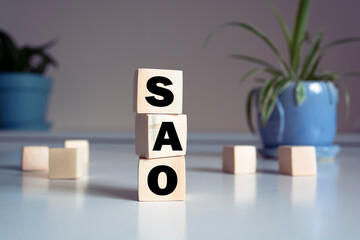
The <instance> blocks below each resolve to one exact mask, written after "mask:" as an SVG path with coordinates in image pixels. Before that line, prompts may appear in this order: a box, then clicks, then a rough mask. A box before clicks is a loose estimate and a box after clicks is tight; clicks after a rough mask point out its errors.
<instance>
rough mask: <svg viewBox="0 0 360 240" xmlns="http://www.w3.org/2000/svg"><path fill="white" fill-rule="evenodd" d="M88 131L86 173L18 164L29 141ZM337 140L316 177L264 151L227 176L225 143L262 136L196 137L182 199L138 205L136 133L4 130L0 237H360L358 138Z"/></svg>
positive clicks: (54, 143) (57, 141)
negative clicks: (289, 170) (244, 169)
mask: <svg viewBox="0 0 360 240" xmlns="http://www.w3.org/2000/svg"><path fill="white" fill-rule="evenodd" d="M86 136H88V137H89V139H90V141H91V148H90V150H91V151H90V165H89V169H88V176H87V177H83V178H81V179H79V180H49V179H47V175H46V173H41V172H21V171H20V167H19V166H20V154H21V147H22V146H23V145H40V144H46V145H49V146H51V147H60V146H61V144H62V140H63V139H64V138H74V137H86ZM339 139H341V141H342V142H343V143H344V145H345V146H347V147H344V148H342V152H341V153H340V154H339V156H338V157H337V158H336V159H335V160H333V161H328V162H319V163H318V175H317V177H294V178H292V177H289V176H283V175H278V173H277V170H278V166H277V162H276V161H273V160H263V159H261V157H259V158H258V170H257V174H256V175H242V176H234V175H231V174H224V173H222V172H221V146H222V145H223V144H245V143H249V144H253V143H254V142H256V141H257V140H256V138H253V137H249V136H248V135H244V136H243V135H236V134H233V135H226V134H225V135H224V134H223V135H217V134H193V135H190V136H189V144H188V149H189V151H188V154H187V156H186V166H187V167H186V168H187V171H186V174H187V176H186V177H187V193H186V201H185V202H138V201H137V160H138V158H137V156H136V155H135V154H134V146H133V142H132V140H133V137H132V135H131V134H120V135H119V134H116V133H112V134H92V135H88V134H86V133H83V134H74V133H55V134H53V133H42V134H34V133H25V134H23V133H15V134H13V133H0V239H4V240H11V239H35V240H36V239H77V240H79V239H86V240H90V239H101V240H105V239H359V238H360V148H359V146H360V141H359V136H357V135H353V136H340V137H339Z"/></svg>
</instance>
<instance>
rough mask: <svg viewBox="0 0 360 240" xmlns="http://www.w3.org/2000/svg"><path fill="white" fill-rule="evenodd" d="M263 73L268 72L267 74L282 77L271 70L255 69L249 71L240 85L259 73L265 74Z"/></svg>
mask: <svg viewBox="0 0 360 240" xmlns="http://www.w3.org/2000/svg"><path fill="white" fill-rule="evenodd" d="M263 72H266V73H270V74H272V75H274V76H279V75H281V73H279V72H277V71H275V70H273V69H271V68H254V69H251V70H250V71H248V72H247V73H246V74H245V75H244V76H243V77H242V78H241V79H240V83H243V82H245V81H246V80H247V79H249V78H251V77H253V76H255V75H257V74H259V73H263Z"/></svg>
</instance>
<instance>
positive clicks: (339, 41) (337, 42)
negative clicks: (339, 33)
mask: <svg viewBox="0 0 360 240" xmlns="http://www.w3.org/2000/svg"><path fill="white" fill-rule="evenodd" d="M350 42H360V38H358V37H351V38H342V39H337V40H335V41H332V42H329V43H327V44H325V45H324V46H322V47H321V48H320V51H321V52H324V51H325V50H327V49H329V48H332V47H335V46H337V45H341V44H345V43H350Z"/></svg>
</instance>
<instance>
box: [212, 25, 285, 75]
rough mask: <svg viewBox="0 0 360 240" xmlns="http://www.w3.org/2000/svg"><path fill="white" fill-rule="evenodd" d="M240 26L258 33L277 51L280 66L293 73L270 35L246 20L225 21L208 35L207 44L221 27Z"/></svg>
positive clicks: (255, 33)
mask: <svg viewBox="0 0 360 240" xmlns="http://www.w3.org/2000/svg"><path fill="white" fill-rule="evenodd" d="M230 26H231V27H239V28H242V29H244V30H246V31H248V32H250V33H252V34H254V35H256V36H257V37H259V38H260V39H261V40H263V41H264V42H265V43H266V44H267V45H268V47H270V49H271V50H272V51H273V52H274V53H275V55H276V56H277V58H278V60H279V62H280V66H281V67H282V68H283V69H284V71H285V72H286V73H287V74H291V71H290V68H289V66H288V65H287V63H286V62H285V60H284V58H283V57H282V55H281V53H280V51H279V50H278V49H277V47H276V46H275V44H274V43H273V42H272V41H271V40H270V39H269V37H268V36H266V35H265V34H264V33H263V32H262V31H260V30H259V29H257V28H255V27H254V26H252V25H250V24H247V23H244V22H227V23H224V24H223V25H220V26H219V27H217V28H216V29H215V30H214V31H212V32H211V33H210V34H209V35H208V37H207V38H206V40H205V45H206V44H208V42H209V41H210V39H211V38H212V36H213V35H214V34H215V33H216V32H217V31H219V30H220V29H222V28H224V27H230Z"/></svg>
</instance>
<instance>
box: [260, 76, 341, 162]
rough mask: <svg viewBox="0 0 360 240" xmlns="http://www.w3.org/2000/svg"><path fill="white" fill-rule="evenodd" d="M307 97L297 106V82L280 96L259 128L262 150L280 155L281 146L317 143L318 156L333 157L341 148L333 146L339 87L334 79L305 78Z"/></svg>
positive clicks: (272, 155)
mask: <svg viewBox="0 0 360 240" xmlns="http://www.w3.org/2000/svg"><path fill="white" fill-rule="evenodd" d="M303 84H304V87H305V89H306V99H305V101H304V102H303V103H302V104H301V105H300V106H297V105H296V99H295V86H296V84H295V83H292V84H291V85H289V87H287V88H286V89H285V90H284V91H283V92H282V93H281V94H280V95H279V97H278V99H277V101H276V106H275V109H274V111H273V113H272V114H271V116H270V118H269V120H268V122H267V123H266V125H265V126H264V127H261V126H260V116H258V128H259V131H260V136H261V139H262V142H263V147H264V148H263V150H262V152H263V153H264V154H265V155H267V156H270V157H276V156H277V147H278V146H279V145H314V146H315V147H316V151H317V155H318V157H332V156H334V155H336V153H337V152H338V151H339V148H338V147H337V146H333V142H334V138H335V134H336V116H337V114H336V108H337V103H338V90H337V88H336V87H335V85H334V84H333V83H331V82H324V81H306V82H303Z"/></svg>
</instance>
